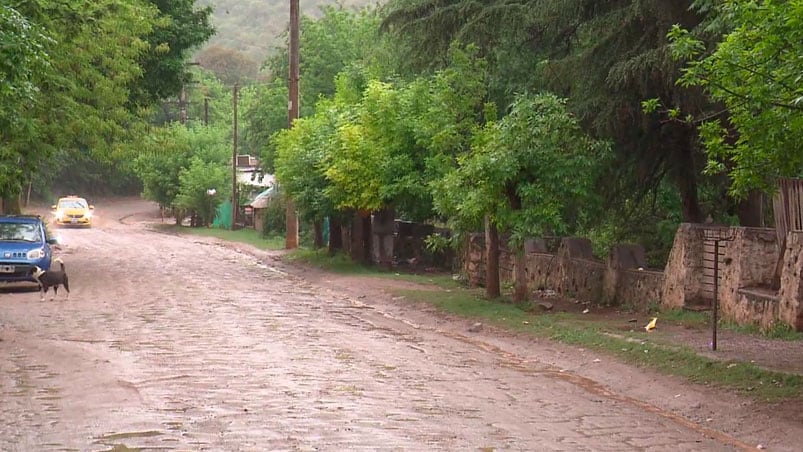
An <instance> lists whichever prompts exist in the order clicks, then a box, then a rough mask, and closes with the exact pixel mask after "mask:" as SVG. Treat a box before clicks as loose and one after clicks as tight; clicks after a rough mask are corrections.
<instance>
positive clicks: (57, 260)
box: [53, 257, 64, 271]
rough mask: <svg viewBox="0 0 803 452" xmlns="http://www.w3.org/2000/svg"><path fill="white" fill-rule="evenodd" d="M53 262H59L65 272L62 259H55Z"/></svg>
mask: <svg viewBox="0 0 803 452" xmlns="http://www.w3.org/2000/svg"><path fill="white" fill-rule="evenodd" d="M53 262H58V263H59V264H60V265H61V271H64V261H63V260H61V258H60V257H57V258H55V259H53Z"/></svg>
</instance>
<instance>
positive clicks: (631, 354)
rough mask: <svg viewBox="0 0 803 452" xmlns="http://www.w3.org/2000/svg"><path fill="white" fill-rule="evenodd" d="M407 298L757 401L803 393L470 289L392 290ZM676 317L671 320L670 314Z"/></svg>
mask: <svg viewBox="0 0 803 452" xmlns="http://www.w3.org/2000/svg"><path fill="white" fill-rule="evenodd" d="M394 293H395V294H396V295H400V296H404V297H405V298H406V299H407V300H410V301H414V302H423V303H427V304H430V305H433V306H435V307H436V308H438V309H440V310H442V311H444V312H447V313H450V314H454V315H458V316H462V317H466V318H470V319H480V320H482V321H484V322H487V323H489V324H492V325H495V326H497V327H501V328H504V329H507V330H514V331H519V332H523V333H527V334H532V335H534V336H537V337H543V338H548V339H552V340H556V341H559V342H563V343H566V344H572V345H579V346H582V347H584V348H587V349H591V350H597V351H600V352H604V353H607V354H610V355H614V356H617V357H619V358H621V359H623V360H624V361H626V362H628V363H631V364H635V365H638V366H643V367H648V368H652V369H656V370H659V371H661V372H664V373H667V374H670V375H677V376H681V377H685V378H687V379H688V380H689V381H692V382H695V383H701V384H710V385H714V386H719V387H723V388H729V389H734V390H736V391H738V392H741V393H744V394H747V395H751V396H753V397H755V398H757V399H760V400H766V401H780V400H785V399H796V398H800V397H803V377H801V376H799V375H790V374H784V373H780V372H772V371H768V370H765V369H762V368H760V367H758V366H756V365H754V364H751V363H740V362H723V361H717V360H713V359H709V358H706V357H704V356H700V355H698V354H697V353H696V352H695V351H694V350H692V349H690V348H688V347H679V346H672V345H667V344H660V343H653V342H650V341H647V340H646V339H645V338H644V335H643V334H639V333H622V331H613V330H611V329H610V328H609V327H607V326H606V325H604V324H602V323H598V322H594V321H589V320H585V319H584V318H580V317H579V316H577V315H573V314H552V313H539V314H534V313H532V312H530V311H528V310H525V309H523V308H521V307H519V306H517V305H514V304H511V303H507V302H504V301H488V300H484V299H482V298H481V294H480V293H479V292H477V291H473V290H467V289H463V290H456V291H451V292H446V293H444V292H443V291H427V290H396V291H394ZM673 316H674V320H673V319H672V317H673ZM667 321H671V322H675V321H681V322H690V321H695V322H696V321H698V319H697V318H696V316H695V315H691V314H690V313H683V312H680V311H679V312H677V313H670V314H669V318H667V317H666V316H662V322H667Z"/></svg>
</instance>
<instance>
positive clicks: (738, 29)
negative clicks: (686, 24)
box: [670, 0, 803, 196]
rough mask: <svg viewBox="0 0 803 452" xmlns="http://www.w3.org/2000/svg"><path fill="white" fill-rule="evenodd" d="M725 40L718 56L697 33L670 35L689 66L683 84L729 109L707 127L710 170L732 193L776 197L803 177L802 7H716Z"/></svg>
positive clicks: (773, 0)
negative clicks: (725, 179)
mask: <svg viewBox="0 0 803 452" xmlns="http://www.w3.org/2000/svg"><path fill="white" fill-rule="evenodd" d="M715 11H716V14H717V17H718V19H719V23H720V24H722V25H724V26H726V27H727V29H726V30H725V31H726V35H725V36H724V39H723V40H722V42H720V43H718V44H717V45H716V47H714V48H713V49H709V47H708V46H706V42H705V41H704V40H703V39H700V37H699V36H697V35H695V34H694V33H693V31H692V30H688V29H684V28H682V27H681V26H676V27H674V28H673V30H672V32H671V33H670V37H671V38H672V39H673V41H674V42H673V49H674V50H675V54H676V56H678V57H679V58H681V59H683V60H685V61H689V63H688V66H687V68H686V69H685V70H684V73H683V76H682V77H681V78H680V84H681V85H683V86H699V87H702V88H704V89H705V91H706V93H708V94H709V95H711V96H712V97H713V98H714V99H716V100H718V101H721V102H723V103H724V104H725V106H726V107H727V112H726V114H725V112H723V114H720V115H716V116H711V117H709V118H693V119H695V120H701V122H702V125H701V135H702V138H703V142H704V143H705V146H706V149H707V151H708V156H709V164H708V170H709V171H711V172H715V173H719V172H725V173H727V174H728V175H729V176H730V179H731V181H732V184H731V186H730V187H731V193H732V194H734V195H736V196H744V195H746V194H747V193H749V192H750V190H754V189H759V190H764V191H770V192H771V191H773V190H774V188H775V183H776V179H777V177H779V176H801V175H803V147H801V143H803V84H802V83H801V81H802V80H803V75H802V74H803V1H801V0H789V1H787V0H764V1H754V0H750V1H748V0H726V1H723V2H719V3H717V9H716V10H715Z"/></svg>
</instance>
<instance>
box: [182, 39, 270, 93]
mask: <svg viewBox="0 0 803 452" xmlns="http://www.w3.org/2000/svg"><path fill="white" fill-rule="evenodd" d="M195 59H196V60H197V62H198V63H199V64H200V65H201V66H202V67H203V68H205V69H208V70H209V71H211V72H213V73H214V74H215V75H216V76H217V77H218V78H219V79H220V80H221V81H222V82H223V83H225V84H227V85H233V84H234V83H240V84H245V83H247V82H249V81H252V80H255V79H256V78H257V75H258V73H259V64H258V63H257V61H255V60H253V59H251V58H249V57H248V56H247V55H245V54H244V53H242V52H240V51H237V50H235V49H230V48H228V47H222V46H219V45H213V46H209V47H207V48H205V49H204V50H202V51H200V52H198V55H197V57H196V58H195Z"/></svg>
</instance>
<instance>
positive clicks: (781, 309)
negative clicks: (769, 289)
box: [778, 231, 803, 331]
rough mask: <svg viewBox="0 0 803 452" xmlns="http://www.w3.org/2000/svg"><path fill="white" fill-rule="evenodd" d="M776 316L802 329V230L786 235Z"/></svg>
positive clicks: (799, 329) (797, 328) (798, 329)
mask: <svg viewBox="0 0 803 452" xmlns="http://www.w3.org/2000/svg"><path fill="white" fill-rule="evenodd" d="M778 298H779V306H778V318H779V320H780V321H781V322H783V323H786V324H787V325H791V326H792V327H794V328H795V329H796V330H797V331H803V304H801V300H803V232H801V231H792V232H790V233H789V234H788V235H787V236H786V252H785V253H784V260H783V269H782V273H781V290H780V292H779V294H778Z"/></svg>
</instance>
